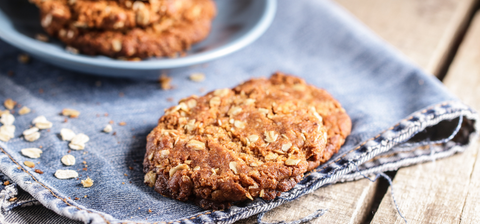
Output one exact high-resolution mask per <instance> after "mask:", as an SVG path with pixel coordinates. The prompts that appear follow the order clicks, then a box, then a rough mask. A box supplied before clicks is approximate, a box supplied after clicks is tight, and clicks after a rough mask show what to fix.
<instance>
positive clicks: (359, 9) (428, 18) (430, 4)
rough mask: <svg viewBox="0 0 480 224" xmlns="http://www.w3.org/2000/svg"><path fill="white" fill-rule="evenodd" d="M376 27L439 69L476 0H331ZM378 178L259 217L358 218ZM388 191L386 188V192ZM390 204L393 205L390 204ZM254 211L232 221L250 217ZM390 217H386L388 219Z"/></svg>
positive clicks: (408, 53)
mask: <svg viewBox="0 0 480 224" xmlns="http://www.w3.org/2000/svg"><path fill="white" fill-rule="evenodd" d="M336 2H338V3H340V5H342V6H343V7H345V8H346V9H347V10H349V11H350V12H351V13H352V14H353V15H354V16H356V17H357V18H359V19H360V20H361V21H362V22H363V23H365V24H366V25H367V26H368V27H369V28H370V29H372V30H373V31H374V32H375V33H377V34H378V35H379V36H381V37H382V38H383V39H385V40H386V41H387V42H389V43H390V44H392V45H393V46H394V47H396V48H397V49H399V50H400V51H401V52H403V53H404V54H405V55H406V56H407V57H408V58H410V59H411V60H412V61H413V62H414V63H417V64H418V65H419V66H420V67H421V68H423V69H424V70H426V71H427V72H429V73H432V74H435V75H438V73H439V70H440V68H441V67H442V65H443V63H444V62H445V58H446V57H447V55H448V54H449V52H450V51H451V47H452V44H453V42H454V40H455V39H456V38H457V36H458V33H459V31H460V30H461V29H462V26H463V25H464V24H465V22H466V21H467V18H468V15H469V14H470V13H471V11H472V10H473V5H474V2H475V0H402V1H398V0H361V1H360V0H336ZM377 187H378V184H377V183H371V182H370V181H368V180H360V181H355V182H349V183H343V184H335V185H331V186H328V187H324V188H320V189H318V190H317V191H315V192H314V193H312V194H310V195H306V196H304V197H302V198H300V199H298V200H296V201H293V202H289V203H287V204H284V205H282V206H280V207H278V208H276V209H273V210H272V211H270V212H269V213H267V214H266V215H265V217H264V221H267V222H273V221H274V220H286V221H288V220H295V219H299V218H302V217H304V216H306V215H309V214H311V213H312V212H314V211H315V210H317V209H320V208H326V209H328V212H327V213H325V215H324V216H322V217H320V218H318V219H316V220H313V221H312V222H313V223H363V222H364V221H365V218H366V217H367V216H368V215H369V213H370V212H371V209H370V208H371V206H372V203H373V195H374V194H375V191H376V189H377ZM388 195H389V194H387V196H388ZM389 208H390V209H391V208H392V207H389ZM255 222H256V217H252V218H250V219H246V220H241V221H239V222H237V223H239V224H240V223H241V224H243V223H255ZM387 223H389V222H387Z"/></svg>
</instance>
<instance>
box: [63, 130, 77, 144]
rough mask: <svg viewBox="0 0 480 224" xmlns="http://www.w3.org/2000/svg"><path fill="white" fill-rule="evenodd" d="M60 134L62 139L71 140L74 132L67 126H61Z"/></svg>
mask: <svg viewBox="0 0 480 224" xmlns="http://www.w3.org/2000/svg"><path fill="white" fill-rule="evenodd" d="M60 136H62V140H63V141H71V140H72V139H73V138H74V137H75V132H73V131H72V130H71V129H68V128H62V129H61V130H60Z"/></svg>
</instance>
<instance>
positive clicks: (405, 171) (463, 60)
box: [373, 13, 480, 224]
mask: <svg viewBox="0 0 480 224" xmlns="http://www.w3.org/2000/svg"><path fill="white" fill-rule="evenodd" d="M479 37H480V13H477V15H476V16H475V18H474V21H473V23H472V25H471V26H470V28H469V31H468V33H467V35H466V38H465V40H464V42H462V44H461V46H460V49H459V51H458V54H457V55H456V56H455V59H454V62H453V64H452V66H451V67H450V70H449V71H448V73H447V76H446V78H445V80H444V83H445V85H446V86H447V87H448V88H449V89H450V90H451V91H453V92H454V93H455V94H456V95H457V96H459V97H460V98H461V99H462V100H463V101H464V102H465V103H467V104H468V105H470V106H472V107H473V108H474V109H476V110H477V111H480V63H479V62H480V42H479V41H478V40H479ZM478 151H479V146H478V142H474V144H472V146H471V147H470V148H469V149H468V150H467V151H466V152H464V153H461V154H458V155H455V156H453V157H450V158H447V159H442V160H438V161H436V162H432V163H427V164H420V165H417V166H412V167H408V168H402V169H400V170H399V171H398V172H397V175H396V176H395V179H394V181H393V189H394V192H395V197H396V200H397V203H398V205H399V207H400V210H401V211H402V213H403V215H404V216H405V217H406V218H407V220H408V223H410V224H412V223H480V212H479V210H480V195H479V194H478V192H480V162H478V161H479V159H478V157H479V155H478ZM387 196H388V195H386V196H385V197H384V198H383V200H382V202H381V204H380V207H379V209H378V211H377V213H376V214H375V216H374V219H373V223H404V221H403V220H402V219H401V218H400V216H399V215H398V214H397V211H396V210H395V207H394V205H393V202H392V199H391V197H387Z"/></svg>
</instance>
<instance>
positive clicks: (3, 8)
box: [0, 0, 277, 77]
mask: <svg viewBox="0 0 480 224" xmlns="http://www.w3.org/2000/svg"><path fill="white" fill-rule="evenodd" d="M216 3H217V8H218V15H217V17H216V18H215V20H214V21H213V26H212V31H211V33H210V35H209V36H208V38H207V39H206V40H204V41H202V42H200V43H198V44H196V45H194V46H193V47H192V49H191V50H190V51H189V52H187V56H185V57H182V58H174V59H169V58H161V59H158V58H155V59H153V58H152V59H148V60H144V61H140V62H128V61H119V60H114V59H111V58H108V57H103V56H94V57H92V56H86V55H74V54H70V53H68V52H67V51H65V46H64V45H63V44H62V43H60V42H58V41H56V40H50V42H48V43H44V42H41V41H38V40H36V39H35V38H34V36H35V35H36V34H37V33H44V32H43V30H42V27H41V26H40V22H39V13H38V9H37V8H36V7H35V6H34V5H31V4H30V3H28V1H27V0H0V38H2V39H3V40H4V41H6V42H7V43H10V44H11V45H13V46H15V47H18V48H20V49H21V50H23V51H25V52H27V53H29V54H31V55H32V56H34V57H36V58H39V59H41V60H43V61H46V62H48V63H51V64H54V65H57V66H60V67H63V68H67V69H71V70H75V71H80V72H85V73H90V74H99V75H107V76H116V77H139V76H151V75H158V74H159V70H162V69H171V68H179V67H185V66H189V65H194V64H199V63H203V62H207V61H209V60H213V59H216V58H219V57H222V56H225V55H227V54H230V53H232V52H235V51H237V50H239V49H241V48H243V47H245V46H247V45H248V44H250V43H252V42H253V41H254V40H256V39H257V38H258V37H260V35H262V34H263V33H264V32H265V30H266V29H267V28H268V27H269V25H270V23H271V22H272V20H273V18H274V15H275V11H276V5H277V4H276V0H241V1H238V0H236V1H232V0H230V1H226V0H219V1H216Z"/></svg>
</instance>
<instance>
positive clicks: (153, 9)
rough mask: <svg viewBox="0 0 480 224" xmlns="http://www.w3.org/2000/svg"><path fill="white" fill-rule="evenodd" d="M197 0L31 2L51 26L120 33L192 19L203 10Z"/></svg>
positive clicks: (57, 0)
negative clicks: (116, 31)
mask: <svg viewBox="0 0 480 224" xmlns="http://www.w3.org/2000/svg"><path fill="white" fill-rule="evenodd" d="M200 2H201V1H198V0H155V1H153V0H152V1H145V2H143V1H91V0H76V1H71V0H49V1H44V0H34V3H35V4H36V5H37V6H38V7H39V9H40V11H41V13H42V15H44V16H43V17H44V18H49V17H52V23H53V24H52V26H54V27H55V26H61V27H63V26H64V25H65V24H70V25H71V26H72V27H76V28H89V29H103V30H122V29H131V28H136V27H145V26H149V25H151V24H154V23H158V22H160V21H161V20H179V19H180V20H181V19H187V20H193V19H195V18H197V17H198V15H197V14H198V13H200V12H201V11H202V9H201V8H200V7H201V6H202V5H201V4H200Z"/></svg>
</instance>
